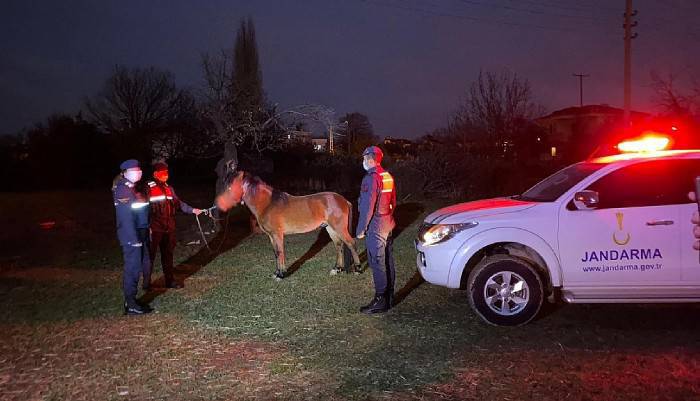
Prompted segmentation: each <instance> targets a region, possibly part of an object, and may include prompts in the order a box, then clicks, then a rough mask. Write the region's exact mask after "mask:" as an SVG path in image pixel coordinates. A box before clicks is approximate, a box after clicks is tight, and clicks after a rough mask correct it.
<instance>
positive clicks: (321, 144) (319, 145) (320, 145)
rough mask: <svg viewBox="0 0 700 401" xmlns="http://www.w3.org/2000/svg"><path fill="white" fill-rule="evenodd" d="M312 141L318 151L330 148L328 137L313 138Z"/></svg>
mask: <svg viewBox="0 0 700 401" xmlns="http://www.w3.org/2000/svg"><path fill="white" fill-rule="evenodd" d="M311 143H312V144H313V146H314V151H316V152H325V151H327V150H328V138H312V139H311Z"/></svg>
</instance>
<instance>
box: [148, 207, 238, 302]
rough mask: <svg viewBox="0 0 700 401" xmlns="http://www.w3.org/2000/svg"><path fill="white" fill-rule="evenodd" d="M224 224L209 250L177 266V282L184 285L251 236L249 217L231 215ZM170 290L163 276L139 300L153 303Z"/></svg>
mask: <svg viewBox="0 0 700 401" xmlns="http://www.w3.org/2000/svg"><path fill="white" fill-rule="evenodd" d="M227 219H228V220H227V221H226V223H225V224H224V228H223V229H222V230H221V231H220V232H219V233H218V234H217V235H216V237H214V238H213V239H212V240H211V242H210V243H209V248H207V247H203V248H202V249H200V250H199V251H198V252H197V253H195V254H194V255H192V256H190V257H189V258H187V259H186V260H184V261H182V262H181V263H180V264H179V265H177V266H175V281H176V282H178V283H184V281H185V280H186V279H188V278H189V277H191V276H193V275H194V274H196V273H197V272H199V271H200V270H202V268H203V267H204V266H206V265H208V264H209V263H211V261H213V260H214V259H216V258H217V257H218V256H219V255H221V254H223V253H226V252H228V251H230V250H231V249H233V248H235V247H236V246H238V244H240V243H241V241H243V240H244V239H245V238H247V237H248V236H249V235H250V233H251V232H250V226H249V224H248V219H247V217H241V214H235V215H229V216H228V217H227ZM168 290H169V289H168V288H165V277H164V276H161V277H159V278H158V279H156V280H154V281H153V284H152V287H151V290H150V291H148V292H146V293H145V294H143V295H142V296H141V298H140V299H139V300H140V301H141V302H144V303H151V302H152V301H153V300H154V299H156V298H158V297H159V296H160V295H162V294H165V293H166V292H167V291H168Z"/></svg>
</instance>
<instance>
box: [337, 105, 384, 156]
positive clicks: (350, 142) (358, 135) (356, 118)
mask: <svg viewBox="0 0 700 401" xmlns="http://www.w3.org/2000/svg"><path fill="white" fill-rule="evenodd" d="M338 123H339V124H338V126H339V130H338V134H339V135H338V136H339V140H338V142H339V144H340V145H341V146H342V148H343V149H344V150H345V151H346V152H347V153H348V154H351V155H358V154H362V151H363V150H364V149H365V148H366V147H367V146H371V145H375V144H376V143H377V142H378V141H379V138H377V136H376V135H375V134H374V128H373V127H372V124H371V123H370V122H369V118H368V117H367V116H366V115H364V114H362V113H358V112H354V113H348V114H346V115H344V116H343V117H341V118H340V119H338Z"/></svg>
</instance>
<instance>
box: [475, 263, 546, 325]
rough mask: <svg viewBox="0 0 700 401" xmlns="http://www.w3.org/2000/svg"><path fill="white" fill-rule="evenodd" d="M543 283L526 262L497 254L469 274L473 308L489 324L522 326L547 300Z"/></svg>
mask: <svg viewBox="0 0 700 401" xmlns="http://www.w3.org/2000/svg"><path fill="white" fill-rule="evenodd" d="M542 287H543V286H542V280H541V279H540V276H539V274H538V273H537V271H536V270H535V269H534V268H533V267H532V266H531V265H530V264H528V263H527V262H525V261H524V260H522V259H518V258H515V257H512V256H509V255H494V256H488V257H486V258H484V259H483V260H482V261H481V262H479V264H478V265H476V267H474V270H473V271H472V272H471V274H470V275H469V282H468V287H467V288H468V291H467V292H468V296H469V304H470V305H471V307H472V309H474V311H475V312H476V313H477V314H479V316H481V318H482V319H484V320H485V321H486V322H487V323H490V324H493V325H496V326H519V325H522V324H525V323H527V322H529V321H530V320H532V319H533V318H534V317H535V316H536V315H537V313H538V312H539V310H540V307H541V306H542V300H543V298H544V295H543V288H542Z"/></svg>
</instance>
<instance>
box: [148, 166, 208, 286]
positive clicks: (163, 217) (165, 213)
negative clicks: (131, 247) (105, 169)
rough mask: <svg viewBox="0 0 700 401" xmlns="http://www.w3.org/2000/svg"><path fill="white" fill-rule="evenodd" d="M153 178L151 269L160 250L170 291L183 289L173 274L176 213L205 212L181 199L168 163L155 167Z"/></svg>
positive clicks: (151, 187)
mask: <svg viewBox="0 0 700 401" xmlns="http://www.w3.org/2000/svg"><path fill="white" fill-rule="evenodd" d="M153 178H155V180H154V181H150V182H149V183H148V187H149V198H148V199H149V202H150V204H151V249H150V257H151V266H153V262H154V261H155V258H156V253H157V252H158V249H160V261H161V265H162V266H163V275H164V276H165V286H166V287H167V288H182V285H181V284H179V283H177V282H176V281H175V277H174V275H173V270H174V267H173V251H174V250H175V244H176V235H175V234H176V233H175V212H176V211H177V209H180V210H181V211H182V212H183V213H191V214H196V215H199V214H200V213H202V210H200V209H196V208H193V207H192V206H190V205H188V204H187V203H185V202H183V201H182V200H180V198H178V197H177V195H176V194H175V189H174V188H173V187H172V186H170V185H168V178H169V174H168V165H167V164H166V163H165V162H158V163H156V164H154V165H153ZM150 281H151V278H150V276H149V277H148V278H147V282H148V283H150Z"/></svg>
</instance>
